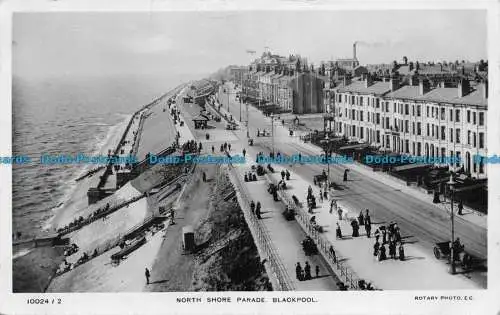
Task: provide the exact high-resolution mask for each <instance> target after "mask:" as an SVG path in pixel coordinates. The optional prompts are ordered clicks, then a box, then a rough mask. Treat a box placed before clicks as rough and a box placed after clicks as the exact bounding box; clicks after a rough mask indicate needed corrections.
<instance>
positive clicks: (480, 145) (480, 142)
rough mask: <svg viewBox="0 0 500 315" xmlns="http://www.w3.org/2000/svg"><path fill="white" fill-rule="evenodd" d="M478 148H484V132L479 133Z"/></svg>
mask: <svg viewBox="0 0 500 315" xmlns="http://www.w3.org/2000/svg"><path fill="white" fill-rule="evenodd" d="M479 149H484V132H480V133H479Z"/></svg>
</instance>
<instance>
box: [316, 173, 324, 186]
mask: <svg viewBox="0 0 500 315" xmlns="http://www.w3.org/2000/svg"><path fill="white" fill-rule="evenodd" d="M326 181H327V176H326V174H319V175H314V177H313V182H314V185H316V186H321V185H322V184H323V183H325V182H326Z"/></svg>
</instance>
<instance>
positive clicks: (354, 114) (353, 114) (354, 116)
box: [350, 109, 356, 120]
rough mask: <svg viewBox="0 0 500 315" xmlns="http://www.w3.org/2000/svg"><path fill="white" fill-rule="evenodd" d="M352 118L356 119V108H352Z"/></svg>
mask: <svg viewBox="0 0 500 315" xmlns="http://www.w3.org/2000/svg"><path fill="white" fill-rule="evenodd" d="M350 118H351V119H354V120H355V119H356V110H354V109H351V117H350Z"/></svg>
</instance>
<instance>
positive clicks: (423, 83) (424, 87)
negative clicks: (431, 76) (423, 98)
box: [418, 78, 431, 95]
mask: <svg viewBox="0 0 500 315" xmlns="http://www.w3.org/2000/svg"><path fill="white" fill-rule="evenodd" d="M418 87H419V94H420V95H424V94H425V93H427V92H429V91H430V90H431V85H430V83H429V80H427V79H426V78H422V80H420V82H419V85H418Z"/></svg>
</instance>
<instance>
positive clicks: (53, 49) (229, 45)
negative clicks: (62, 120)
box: [13, 10, 487, 77]
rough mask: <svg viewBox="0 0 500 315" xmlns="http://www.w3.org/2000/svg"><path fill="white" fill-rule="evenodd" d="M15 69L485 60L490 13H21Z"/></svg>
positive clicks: (197, 71) (180, 71) (64, 71)
mask: <svg viewBox="0 0 500 315" xmlns="http://www.w3.org/2000/svg"><path fill="white" fill-rule="evenodd" d="M13 20H14V23H13V74H14V75H18V76H24V77H40V76H41V77H45V76H58V75H70V76H71V75H74V76H78V75H80V76H88V75H120V74H124V75H130V74H134V75H143V74H152V75H179V76H180V75H184V76H186V75H187V76H196V75H204V74H208V73H212V72H215V71H216V70H218V69H219V68H221V67H224V66H226V65H230V64H240V65H241V64H248V63H249V62H250V61H251V60H252V59H254V58H255V57H256V56H253V57H252V56H251V55H249V54H248V53H247V50H255V51H256V52H257V54H258V55H260V54H262V52H263V51H264V50H265V47H268V49H270V50H271V51H272V52H273V53H277V54H280V55H285V56H287V55H288V54H291V53H292V54H300V55H301V56H303V57H307V58H308V59H309V60H310V61H311V62H313V63H315V64H318V63H319V62H320V61H323V60H325V61H326V60H331V59H336V58H348V57H351V56H352V44H353V42H355V41H358V42H359V44H358V50H357V51H358V52H357V57H358V59H359V61H360V63H361V64H372V63H391V62H392V61H393V60H402V57H403V56H407V57H408V60H409V61H415V60H419V61H430V60H432V61H441V60H446V61H454V60H457V59H458V60H471V61H477V60H479V59H487V53H486V51H487V47H486V42H487V32H486V30H487V27H486V25H487V22H486V12H485V11H480V10H475V11H473V10H468V11H464V10H455V11H451V10H448V11H415V10H408V11H238V12H231V11H219V12H217V11H212V12H207V11H205V12H153V13H150V12H115V13H105V12H93V13H90V12H72V13H71V12H57V13H15V14H14V17H13Z"/></svg>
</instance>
